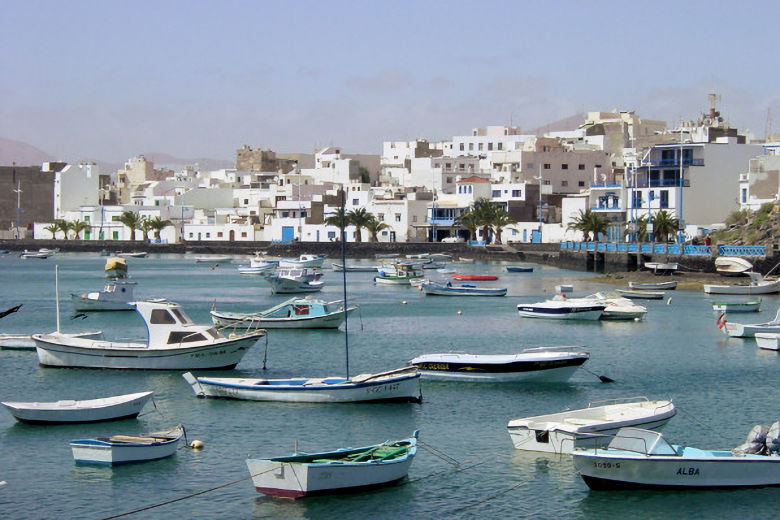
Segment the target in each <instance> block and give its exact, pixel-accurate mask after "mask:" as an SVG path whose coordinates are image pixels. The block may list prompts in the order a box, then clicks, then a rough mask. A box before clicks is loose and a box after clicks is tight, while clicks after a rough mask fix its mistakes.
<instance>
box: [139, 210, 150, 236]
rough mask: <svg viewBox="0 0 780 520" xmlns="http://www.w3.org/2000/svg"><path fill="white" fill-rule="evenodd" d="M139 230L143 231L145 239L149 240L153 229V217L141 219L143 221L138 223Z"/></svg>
mask: <svg viewBox="0 0 780 520" xmlns="http://www.w3.org/2000/svg"><path fill="white" fill-rule="evenodd" d="M138 229H140V230H141V233H142V236H143V239H144V240H147V239H148V238H149V231H151V230H152V229H153V227H152V217H150V216H148V215H147V216H145V217H141V221H140V222H139V223H138Z"/></svg>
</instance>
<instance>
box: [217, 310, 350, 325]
mask: <svg viewBox="0 0 780 520" xmlns="http://www.w3.org/2000/svg"><path fill="white" fill-rule="evenodd" d="M355 309H356V307H350V308H349V311H348V312H350V313H351V312H352V311H354V310H355ZM211 316H212V319H213V321H214V324H215V325H217V326H219V327H226V328H230V327H238V328H250V329H254V328H262V329H337V328H339V327H340V326H341V324H342V323H344V316H345V313H344V311H336V312H333V313H331V314H325V315H322V316H297V317H292V318H262V317H261V318H253V317H251V316H243V317H236V318H232V317H230V315H227V314H218V313H212V314H211Z"/></svg>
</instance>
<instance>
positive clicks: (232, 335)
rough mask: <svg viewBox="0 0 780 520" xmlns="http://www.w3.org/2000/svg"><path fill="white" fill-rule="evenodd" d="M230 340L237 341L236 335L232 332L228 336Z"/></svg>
mask: <svg viewBox="0 0 780 520" xmlns="http://www.w3.org/2000/svg"><path fill="white" fill-rule="evenodd" d="M228 338H230V339H235V338H236V333H235V332H231V333H230V335H229V336H228Z"/></svg>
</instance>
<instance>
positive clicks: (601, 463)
mask: <svg viewBox="0 0 780 520" xmlns="http://www.w3.org/2000/svg"><path fill="white" fill-rule="evenodd" d="M687 449H688V448H686V450H687ZM699 451H701V450H699ZM716 453H718V452H716ZM719 453H722V454H723V455H722V456H720V457H717V459H718V460H715V457H706V458H703V457H687V456H685V457H680V456H673V455H669V456H655V455H654V456H650V457H647V456H644V455H637V456H623V455H618V454H610V453H607V450H587V451H584V452H581V453H580V452H573V453H572V455H573V456H574V467H575V469H576V471H577V472H578V473H579V474H580V476H581V477H582V479H583V480H584V481H585V483H586V484H587V485H588V487H589V488H591V489H595V490H611V489H716V488H739V487H764V486H780V457H769V456H765V455H745V456H744V457H735V456H732V455H731V453H730V452H719Z"/></svg>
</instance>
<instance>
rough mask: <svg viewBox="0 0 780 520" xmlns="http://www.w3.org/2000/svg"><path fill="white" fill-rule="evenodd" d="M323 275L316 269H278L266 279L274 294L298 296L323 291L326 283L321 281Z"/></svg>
mask: <svg viewBox="0 0 780 520" xmlns="http://www.w3.org/2000/svg"><path fill="white" fill-rule="evenodd" d="M321 277H322V273H321V272H320V271H318V270H317V269H314V268H307V267H304V268H303V269H282V268H280V269H277V271H276V272H275V273H274V274H270V275H266V276H265V277H264V279H265V281H266V282H268V285H270V286H271V292H273V293H274V294H296V293H310V292H317V291H321V290H322V288H323V287H324V286H325V283H324V282H322V281H321V280H320V278H321Z"/></svg>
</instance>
